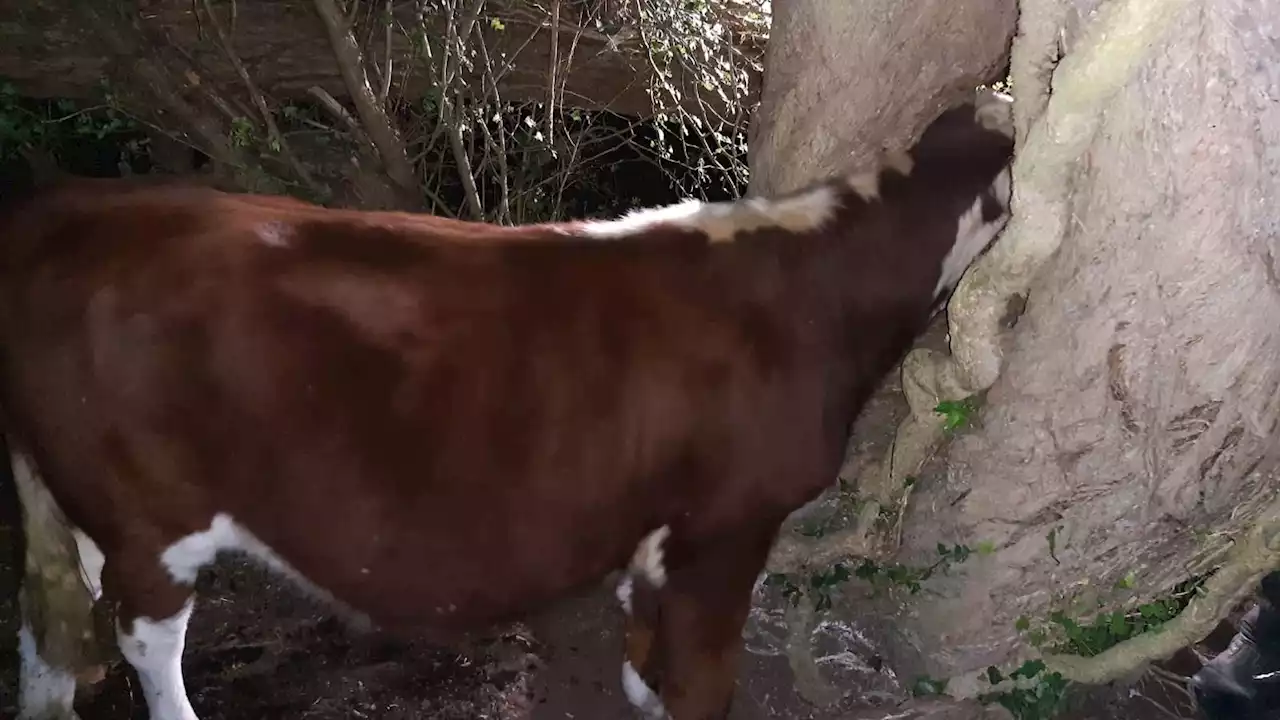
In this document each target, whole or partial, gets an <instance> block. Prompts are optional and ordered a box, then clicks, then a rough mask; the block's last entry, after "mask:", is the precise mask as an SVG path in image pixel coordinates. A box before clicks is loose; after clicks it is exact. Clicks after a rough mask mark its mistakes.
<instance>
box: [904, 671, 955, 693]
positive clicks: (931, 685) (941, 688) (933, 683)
mask: <svg viewBox="0 0 1280 720" xmlns="http://www.w3.org/2000/svg"><path fill="white" fill-rule="evenodd" d="M946 691H947V680H946V679H945V678H943V679H938V678H935V677H929V676H928V675H921V676H920V677H918V678H916V679H915V681H914V682H912V683H911V694H912V695H914V696H916V697H928V696H930V695H941V694H942V693H944V692H946Z"/></svg>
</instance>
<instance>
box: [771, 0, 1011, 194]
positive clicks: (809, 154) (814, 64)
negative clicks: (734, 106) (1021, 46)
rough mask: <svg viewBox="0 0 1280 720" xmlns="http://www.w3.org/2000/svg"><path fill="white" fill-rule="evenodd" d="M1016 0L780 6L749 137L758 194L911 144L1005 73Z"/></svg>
mask: <svg viewBox="0 0 1280 720" xmlns="http://www.w3.org/2000/svg"><path fill="white" fill-rule="evenodd" d="M1016 19H1017V2H1016V0H967V1H965V2H955V1H954V0H919V1H918V2H909V3H898V2H888V1H887V0H875V1H874V2H850V3H845V2H823V3H810V2H799V1H798V0H775V2H774V3H773V29H772V31H771V32H770V36H771V38H772V39H771V41H770V43H769V46H768V48H767V50H766V54H765V74H766V79H765V84H764V88H763V91H762V95H761V98H760V109H759V110H758V111H757V113H756V118H755V122H754V124H753V127H752V138H751V151H750V155H751V187H750V193H751V194H754V195H759V194H772V193H779V192H788V191H790V190H794V189H796V188H797V187H799V186H801V185H803V184H805V183H807V182H811V181H813V180H815V179H817V178H820V177H823V176H825V175H828V174H830V173H832V172H835V171H837V170H842V169H845V168H848V167H853V166H857V165H861V164H865V163H866V162H867V161H869V160H870V159H871V158H872V156H873V154H874V153H875V152H876V151H877V150H878V149H879V148H880V144H881V143H882V142H883V143H885V144H887V145H888V146H889V147H890V148H901V147H903V146H905V145H907V144H909V143H910V142H912V141H913V139H914V138H915V137H916V136H917V135H918V134H919V133H920V132H921V131H922V130H923V129H924V127H925V126H926V125H927V124H928V123H929V122H930V121H932V120H933V118H934V117H936V116H937V115H938V113H940V112H941V111H942V110H943V109H945V108H946V107H948V106H950V105H952V104H954V103H955V102H956V101H957V100H958V99H960V98H961V97H968V96H970V95H971V93H972V92H973V88H974V87H975V86H977V85H979V84H982V83H985V82H990V81H992V80H996V79H1000V78H1002V77H1003V74H1002V71H1003V69H1004V67H1005V65H1006V64H1007V62H1008V59H1009V55H1008V52H1009V39H1010V38H1011V37H1012V35H1013V31H1014V24H1015V22H1016Z"/></svg>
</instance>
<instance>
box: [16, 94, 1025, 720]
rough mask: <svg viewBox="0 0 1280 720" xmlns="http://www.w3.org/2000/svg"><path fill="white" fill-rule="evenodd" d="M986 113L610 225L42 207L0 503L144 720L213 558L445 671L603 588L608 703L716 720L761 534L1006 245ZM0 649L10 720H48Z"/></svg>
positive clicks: (223, 208) (21, 241) (201, 208)
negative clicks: (873, 161)
mask: <svg viewBox="0 0 1280 720" xmlns="http://www.w3.org/2000/svg"><path fill="white" fill-rule="evenodd" d="M988 113H989V110H988V109H987V108H985V107H984V106H978V107H977V108H975V106H974V105H965V106H962V107H960V108H957V109H955V110H952V111H949V112H947V113H944V114H943V115H942V116H941V118H940V119H939V120H937V121H936V122H935V123H934V124H933V125H931V126H930V127H929V128H928V130H927V131H926V132H925V133H924V134H923V136H922V138H921V140H920V141H919V142H918V143H917V144H916V145H915V146H914V147H913V148H912V150H911V151H910V152H909V153H906V154H901V155H897V156H893V159H892V161H890V162H886V163H885V164H884V167H882V168H881V169H880V170H879V171H878V172H875V173H871V174H862V175H854V176H842V177H836V178H833V179H830V180H828V181H826V182H823V183H820V184H818V185H815V186H813V187H811V188H808V189H806V190H804V191H802V192H798V193H795V194H792V195H789V196H785V197H778V198H773V199H764V198H752V199H747V200H741V201H738V202H733V203H722V204H702V203H698V202H689V203H684V204H680V205H676V206H673V207H667V208H661V209H656V210H648V211H643V212H638V213H634V214H632V215H629V216H626V217H624V218H621V219H618V220H613V221H607V222H572V223H564V224H556V225H533V226H524V227H497V226H492V225H485V224H479V223H469V222H458V221H450V220H443V219H439V218H434V217H426V216H418V215H411V214H403V213H380V212H357V211H344V210H332V209H325V208H321V207H314V206H310V205H307V204H305V203H301V202H296V201H276V200H270V199H262V198H255V197H251V196H244V195H234V194H224V193H221V192H218V191H215V190H211V189H207V188H157V187H146V188H138V187H132V186H119V187H117V186H115V185H113V184H112V183H103V182H97V183H93V184H91V186H90V185H86V184H83V183H73V184H69V185H67V186H65V187H63V188H61V189H53V190H50V191H48V192H45V193H43V194H41V195H40V196H38V197H37V198H35V199H34V200H32V201H30V202H29V203H27V204H25V205H23V206H22V207H21V208H19V209H17V210H16V211H13V212H11V213H10V214H9V217H8V218H7V220H6V221H4V222H3V225H2V226H0V238H3V243H0V408H2V413H3V414H2V418H3V430H4V433H5V436H6V438H7V440H8V442H9V444H10V448H11V453H12V464H13V467H14V471H15V473H16V474H17V475H18V476H19V481H20V483H21V484H23V485H24V487H26V488H27V489H28V491H27V492H26V494H25V496H24V504H25V503H27V502H44V503H45V504H46V505H52V506H56V508H55V510H50V511H49V513H51V514H50V515H49V517H53V516H55V515H56V516H58V517H62V516H65V518H66V521H67V522H69V523H70V525H71V526H72V527H73V528H74V531H75V535H74V537H75V538H76V543H77V544H78V547H79V552H80V554H81V555H82V557H83V558H84V559H85V565H86V568H87V572H86V582H87V584H88V585H89V587H90V588H91V589H92V591H93V593H94V594H95V595H96V594H97V591H98V588H99V582H100V587H101V590H102V594H103V596H104V597H105V598H106V599H108V600H110V601H111V602H112V603H114V604H115V607H116V608H117V617H118V624H117V628H116V633H117V638H118V643H119V647H120V650H121V651H122V653H123V655H124V657H125V658H126V659H127V660H128V662H129V663H130V664H131V665H132V666H133V667H134V668H135V669H136V670H137V673H138V675H139V678H140V680H141V686H142V688H143V691H144V693H145V696H146V699H147V704H148V707H149V710H150V716H151V718H152V719H153V720H194V719H195V718H196V714H195V712H194V711H193V709H192V707H191V705H190V703H189V701H188V699H187V693H186V690H185V688H184V685H183V677H182V668H181V660H182V651H183V643H184V637H185V633H186V628H187V621H188V618H189V617H190V615H191V612H192V608H193V604H194V598H193V592H192V588H193V584H194V582H195V579H196V576H197V573H198V572H199V570H200V569H201V568H203V567H205V566H206V565H208V564H209V563H210V562H211V561H213V560H214V558H215V556H217V555H218V554H219V553H221V552H225V551H239V552H242V553H247V554H248V555H249V556H251V557H253V558H256V559H257V560H259V561H261V562H263V563H265V564H266V565H267V566H270V567H272V568H274V569H276V570H278V571H280V572H281V573H283V574H284V575H286V576H288V577H291V578H293V579H294V580H296V581H297V582H298V583H300V584H301V585H302V586H304V587H307V588H309V589H311V590H312V591H314V592H315V593H317V594H318V595H320V596H322V597H325V598H328V599H331V600H332V601H333V602H334V603H335V604H336V605H337V606H339V607H342V608H345V609H347V610H348V611H349V612H350V613H351V614H352V615H353V616H356V617H367V618H369V619H371V620H372V621H373V622H375V623H377V624H379V625H381V626H384V627H393V626H401V627H406V628H414V629H415V630H418V631H424V630H425V631H428V632H435V633H437V634H438V635H439V636H440V637H441V638H448V637H452V636H454V635H455V634H457V633H461V632H464V631H467V630H471V629H477V628H483V627H488V626H491V625H493V624H495V623H499V622H503V621H506V620H510V619H513V618H516V617H518V616H520V615H521V614H523V613H525V612H527V611H530V610H533V609H535V608H539V607H541V606H545V605H546V604H548V603H550V602H552V601H554V600H556V599H557V598H560V597H562V596H564V595H565V594H566V593H568V592H570V591H573V590H575V589H578V588H582V587H584V586H588V585H590V584H591V583H594V582H598V581H599V580H600V579H601V578H603V577H604V576H606V575H607V574H608V573H609V572H611V571H613V570H616V569H620V568H625V569H626V570H625V579H624V580H623V581H622V584H621V585H620V587H619V593H618V594H619V597H620V599H621V600H622V603H623V606H624V609H625V610H626V611H627V615H628V618H629V621H628V632H627V649H626V662H625V663H624V669H623V683H624V687H625V689H626V691H627V694H628V697H629V698H630V699H631V701H632V702H633V703H634V704H635V705H636V706H637V707H639V708H641V709H642V710H644V711H645V712H647V713H648V714H650V715H651V716H653V717H672V718H675V719H676V720H701V719H704V718H723V717H724V716H725V715H726V714H727V712H728V708H729V705H730V698H731V695H732V690H733V686H734V676H735V672H734V666H735V662H736V658H737V653H738V651H739V648H740V645H741V632H742V626H743V622H744V619H745V617H746V614H747V610H748V605H749V602H750V598H751V590H752V587H753V585H754V583H755V582H756V580H757V577H758V575H759V574H760V572H761V570H762V567H763V564H764V561H765V557H766V554H767V553H768V551H769V549H770V546H771V544H772V543H773V541H774V538H775V534H776V533H777V531H778V528H779V526H780V524H781V523H782V522H783V520H784V519H785V518H786V517H787V515H788V514H789V513H791V512H792V511H794V510H795V509H797V508H798V507H800V506H801V505H802V504H804V503H805V502H806V501H809V500H811V499H813V498H814V497H815V496H816V495H817V494H818V493H819V492H820V491H822V490H823V488H825V487H826V486H828V484H829V483H830V482H831V480H832V478H833V477H834V476H835V474H836V471H837V467H838V464H839V463H840V461H841V455H842V453H843V450H844V444H845V440H846V435H847V433H848V431H849V428H850V426H851V424H852V422H853V420H854V418H855V416H856V415H857V413H858V411H859V409H860V408H861V406H862V404H863V403H864V402H865V400H866V398H867V397H868V395H869V394H870V392H871V391H872V389H873V388H874V387H875V386H876V384H877V383H878V382H879V381H880V380H881V379H882V377H883V376H884V375H885V374H886V373H887V372H888V371H889V370H890V369H891V368H892V367H893V366H894V365H895V363H896V362H897V361H898V360H900V358H901V356H902V354H903V353H904V352H905V350H906V349H907V348H908V346H909V345H910V344H911V343H912V341H913V340H914V338H915V337H916V336H917V335H918V333H919V332H920V331H921V330H922V329H923V328H924V327H925V325H926V323H927V322H928V320H929V318H930V316H931V314H932V312H933V311H934V310H936V308H937V307H938V306H939V303H940V302H941V301H942V300H944V299H945V297H946V295H947V294H948V292H949V291H950V289H951V288H952V287H953V286H954V284H955V283H956V281H957V280H958V278H959V277H960V275H961V273H962V272H963V271H964V269H965V268H966V267H967V266H968V264H969V262H970V261H971V260H972V259H973V258H974V257H975V256H976V255H977V254H978V253H980V252H981V251H982V250H983V249H984V248H985V247H986V246H987V245H988V244H989V242H990V241H991V239H992V238H993V237H994V236H995V235H996V234H997V233H998V232H999V230H1000V229H1001V228H1002V227H1003V225H1004V223H1005V221H1006V218H1007V207H1008V203H1009V175H1008V169H1007V165H1008V162H1009V160H1010V155H1011V152H1012V141H1011V139H1010V138H1009V136H1008V134H1007V133H1006V132H1002V131H1000V130H993V129H990V128H989V127H988V125H991V123H990V122H988V121H987V119H988ZM997 124H999V123H997ZM33 498H34V499H33ZM26 511H27V513H28V516H31V513H33V512H37V511H39V512H43V510H40V509H39V508H36V507H28V508H26ZM30 570H31V568H29V572H28V581H29V582H41V580H40V577H41V575H40V573H38V572H35V573H32V572H30ZM32 578H34V580H33V579H32ZM24 612H27V611H24ZM24 617H25V615H24ZM23 638H24V639H23V643H22V647H21V650H22V654H23V695H22V705H23V707H22V712H23V713H25V714H26V715H27V716H29V717H35V716H36V715H37V714H38V713H41V712H51V711H57V710H58V709H59V708H61V709H63V710H64V711H65V712H66V713H68V714H69V713H70V704H71V693H72V692H73V691H74V688H75V678H74V676H72V675H70V674H69V671H67V670H65V669H59V667H58V663H56V662H54V661H52V660H51V659H50V658H49V657H48V655H47V654H46V653H44V652H43V651H42V648H41V642H39V641H38V638H37V637H36V635H34V634H33V633H32V632H31V631H30V628H28V629H27V630H26V631H24V636H23ZM51 709H52V710H51Z"/></svg>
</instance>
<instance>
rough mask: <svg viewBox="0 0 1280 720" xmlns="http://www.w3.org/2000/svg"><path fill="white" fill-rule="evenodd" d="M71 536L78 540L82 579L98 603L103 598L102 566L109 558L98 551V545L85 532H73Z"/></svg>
mask: <svg viewBox="0 0 1280 720" xmlns="http://www.w3.org/2000/svg"><path fill="white" fill-rule="evenodd" d="M71 536H72V537H74V538H75V540H76V551H77V553H78V554H79V555H80V579H81V580H82V581H83V582H84V586H85V587H87V588H89V594H90V595H92V596H93V599H94V600H95V601H97V599H98V598H100V597H102V566H103V565H105V564H106V562H107V558H106V557H105V556H104V555H103V554H102V550H100V549H98V545H97V543H95V542H94V541H93V540H90V539H89V536H88V535H85V534H84V532H83V531H81V530H78V529H77V530H72V531H71Z"/></svg>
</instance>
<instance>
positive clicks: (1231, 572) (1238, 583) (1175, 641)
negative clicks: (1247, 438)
mask: <svg viewBox="0 0 1280 720" xmlns="http://www.w3.org/2000/svg"><path fill="white" fill-rule="evenodd" d="M1276 568H1280V498H1277V499H1276V500H1273V501H1272V502H1271V505H1270V507H1269V508H1268V509H1267V511H1266V512H1265V513H1264V515H1263V518H1262V519H1261V520H1260V521H1259V522H1258V524H1257V525H1255V526H1254V527H1253V528H1252V529H1251V530H1250V531H1249V532H1248V534H1247V535H1245V536H1244V537H1243V538H1242V539H1240V540H1239V541H1238V542H1237V543H1236V545H1235V547H1234V548H1232V550H1231V552H1230V553H1229V554H1228V556H1227V560H1226V562H1225V564H1223V566H1222V567H1221V568H1219V569H1218V571H1217V572H1215V573H1214V574H1213V576H1212V577H1210V578H1209V579H1208V580H1207V581H1206V582H1205V585H1204V588H1203V589H1202V591H1201V592H1200V594H1199V595H1197V596H1196V597H1195V598H1193V599H1192V600H1191V602H1190V603H1188V604H1187V607H1186V608H1184V609H1183V610H1182V612H1181V613H1179V614H1178V616H1177V617H1176V618H1173V619H1172V620H1170V621H1169V622H1167V623H1165V624H1164V625H1162V626H1161V627H1160V629H1158V630H1154V631H1152V632H1149V633H1144V634H1142V635H1137V636H1135V637H1132V638H1130V639H1128V640H1125V641H1124V642H1121V643H1119V644H1117V645H1115V646H1114V647H1112V648H1110V649H1108V650H1106V651H1105V652H1102V653H1100V654H1098V655H1094V656H1093V657H1083V656H1080V655H1046V656H1045V657H1044V658H1043V660H1044V663H1045V672H1047V673H1054V672H1056V673H1059V674H1061V675H1062V677H1063V678H1065V679H1067V680H1070V681H1072V682H1078V683H1085V684H1091V685H1098V684H1102V683H1107V682H1111V681H1112V680H1116V679H1119V678H1122V677H1124V676H1126V675H1128V674H1130V673H1133V672H1135V671H1137V670H1139V669H1141V668H1142V667H1143V666H1144V665H1146V664H1147V663H1150V662H1153V661H1156V660H1161V659H1164V658H1167V657H1169V656H1171V655H1173V654H1174V653H1175V652H1177V651H1178V650H1179V649H1181V648H1183V647H1186V646H1188V645H1192V644H1194V643H1196V642H1199V641H1200V639H1201V638H1203V637H1205V636H1206V635H1208V634H1209V633H1210V632H1212V631H1213V629H1214V627H1216V626H1217V624H1218V623H1219V622H1220V621H1221V620H1222V619H1223V618H1225V617H1226V616H1227V614H1228V613H1230V612H1231V609H1232V608H1234V607H1236V606H1237V605H1238V604H1239V603H1240V602H1241V601H1242V600H1244V599H1245V598H1246V597H1248V596H1249V595H1250V594H1251V593H1252V592H1253V591H1254V588H1255V587H1257V584H1258V582H1259V581H1260V580H1261V579H1262V577H1263V576H1264V575H1266V574H1267V573H1269V572H1271V571H1273V570H1275V569H1276ZM985 675H986V670H985V669H983V670H978V671H974V672H972V673H967V674H965V675H962V676H957V677H956V678H953V679H952V680H951V681H950V682H948V683H947V694H948V695H951V696H953V697H957V698H973V697H977V696H978V695H979V694H981V693H987V692H999V691H1001V690H1005V689H1011V688H1012V687H1014V686H1015V685H1016V686H1023V687H1025V686H1028V685H1034V684H1035V683H1036V682H1037V680H1036V678H1031V679H1030V680H1026V679H1023V680H1018V681H1006V682H1005V683H1001V684H998V685H991V684H990V683H987V682H986V681H985V680H984V679H983V678H984V677H985ZM1006 686H1008V687H1006Z"/></svg>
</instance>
